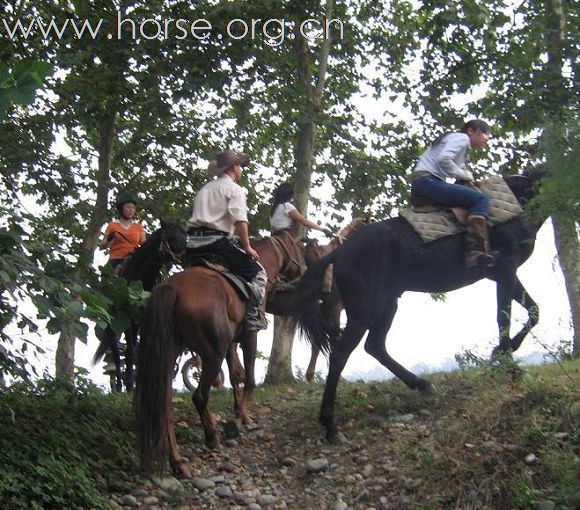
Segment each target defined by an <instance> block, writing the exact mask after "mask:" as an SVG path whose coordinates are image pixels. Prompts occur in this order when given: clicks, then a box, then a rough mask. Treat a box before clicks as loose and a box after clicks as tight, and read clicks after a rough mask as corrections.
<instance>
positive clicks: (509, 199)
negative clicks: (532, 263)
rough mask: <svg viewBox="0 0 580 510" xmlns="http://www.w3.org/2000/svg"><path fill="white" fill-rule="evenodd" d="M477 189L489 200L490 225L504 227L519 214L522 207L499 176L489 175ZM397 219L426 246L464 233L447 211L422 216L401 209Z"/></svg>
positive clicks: (451, 214)
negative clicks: (401, 218)
mask: <svg viewBox="0 0 580 510" xmlns="http://www.w3.org/2000/svg"><path fill="white" fill-rule="evenodd" d="M477 185H478V187H479V188H480V189H481V190H482V191H484V192H485V193H487V196H488V197H489V213H490V217H489V222H490V225H497V224H499V223H505V222H506V221H509V220H511V219H513V218H515V217H517V216H520V215H521V214H522V212H523V209H522V206H521V205H520V204H519V202H518V200H517V198H516V197H515V195H514V194H513V192H512V190H511V189H510V188H509V186H508V185H507V184H506V182H505V180H504V179H503V177H501V176H500V175H492V176H491V177H489V178H488V179H486V180H485V181H482V182H480V183H478V184H477ZM399 216H402V217H403V218H405V220H407V221H408V222H409V224H410V225H411V226H412V227H413V229H414V230H415V232H417V234H419V237H421V239H422V240H423V241H424V242H425V243H430V242H432V241H435V240H437V239H440V238H442V237H445V236H450V235H454V234H457V233H459V232H461V231H463V230H465V227H463V225H461V224H460V223H459V222H458V221H457V219H456V218H455V215H454V214H453V213H452V212H451V211H450V210H449V209H439V210H437V211H434V212H425V213H418V212H415V211H413V210H411V209H403V210H401V211H400V212H399Z"/></svg>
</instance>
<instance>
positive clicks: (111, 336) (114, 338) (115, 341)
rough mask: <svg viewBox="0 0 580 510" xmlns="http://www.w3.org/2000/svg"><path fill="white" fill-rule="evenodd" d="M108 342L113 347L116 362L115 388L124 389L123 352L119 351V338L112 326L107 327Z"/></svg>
mask: <svg viewBox="0 0 580 510" xmlns="http://www.w3.org/2000/svg"><path fill="white" fill-rule="evenodd" d="M105 335H106V337H107V343H108V344H109V347H110V349H111V358H112V359H113V363H114V364H115V389H116V390H117V391H119V392H121V391H123V372H122V370H121V353H120V351H119V338H120V335H117V333H115V332H114V331H113V329H112V328H110V327H107V329H105Z"/></svg>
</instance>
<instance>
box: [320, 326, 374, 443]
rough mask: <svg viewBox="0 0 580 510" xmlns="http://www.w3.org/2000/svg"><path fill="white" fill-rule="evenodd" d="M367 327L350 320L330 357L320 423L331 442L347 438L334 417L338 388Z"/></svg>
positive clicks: (333, 347) (334, 345) (343, 440)
mask: <svg viewBox="0 0 580 510" xmlns="http://www.w3.org/2000/svg"><path fill="white" fill-rule="evenodd" d="M365 330H366V327H365V326H364V324H362V323H355V322H354V321H352V320H349V321H348V322H347V324H346V328H345V329H344V332H343V334H342V336H341V338H340V340H338V341H337V342H336V343H334V344H333V346H332V351H331V353H330V357H329V365H328V375H327V376H326V384H325V387H324V395H323V397H322V405H321V408H320V423H322V425H323V426H324V427H325V428H326V439H327V440H328V441H331V442H339V443H342V442H345V441H346V438H345V437H344V435H343V434H342V433H341V432H340V431H339V430H338V427H337V425H336V420H335V417H334V408H335V404H336V388H337V386H338V381H339V380H340V374H341V373H342V371H343V369H344V366H345V365H346V362H347V360H348V358H349V356H350V355H351V353H352V351H353V350H354V348H355V347H356V346H357V345H358V343H359V342H360V339H361V338H362V336H363V334H364V332H365Z"/></svg>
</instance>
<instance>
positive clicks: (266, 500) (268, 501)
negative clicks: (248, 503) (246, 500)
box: [258, 494, 278, 505]
mask: <svg viewBox="0 0 580 510" xmlns="http://www.w3.org/2000/svg"><path fill="white" fill-rule="evenodd" d="M277 499H278V498H277V497H276V496H272V495H271V494H263V495H262V496H260V497H259V498H258V503H259V504H260V505H272V504H273V503H275V502H276V500H277Z"/></svg>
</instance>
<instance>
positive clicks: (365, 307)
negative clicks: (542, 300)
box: [291, 172, 542, 441]
mask: <svg viewBox="0 0 580 510" xmlns="http://www.w3.org/2000/svg"><path fill="white" fill-rule="evenodd" d="M541 177H542V175H540V172H537V173H534V174H531V173H530V175H529V176H528V175H525V176H509V177H505V181H506V182H507V184H508V186H509V187H510V188H511V190H512V191H513V192H514V195H515V196H516V198H517V199H518V201H519V202H520V203H521V204H524V203H525V202H526V201H528V200H529V199H530V198H531V197H532V196H533V195H534V194H535V192H536V188H537V185H538V183H539V179H540V178H541ZM539 227H540V225H532V224H531V223H529V222H528V221H527V220H526V219H525V217H523V216H519V217H516V218H515V219H512V220H510V221H508V222H506V223H503V224H499V225H496V226H494V227H493V228H492V229H491V231H490V241H491V247H492V249H493V250H496V251H497V252H498V257H497V263H496V265H495V267H493V268H479V267H478V268H473V269H467V268H466V267H465V261H464V254H465V246H466V241H465V234H464V233H460V234H456V235H453V236H447V237H444V238H441V239H438V240H436V241H433V242H431V243H428V244H424V243H423V241H422V240H421V239H420V238H419V236H418V235H417V234H416V233H415V231H414V230H413V229H412V228H411V226H410V225H409V224H408V223H407V222H406V221H405V220H404V219H403V218H401V217H398V218H392V219H389V220H386V221H381V222H378V223H373V224H369V225H367V226H365V227H363V228H362V229H360V230H359V231H357V232H354V233H353V235H352V236H350V238H349V239H348V240H347V241H346V242H345V243H344V244H343V245H342V246H341V247H340V248H338V249H337V250H335V251H333V252H332V253H330V254H329V255H327V256H325V257H324V258H323V259H322V260H321V261H320V262H319V263H317V264H316V265H314V266H313V267H311V268H310V269H309V270H308V271H307V272H306V274H305V275H304V276H303V277H302V279H301V280H300V282H299V283H298V287H297V289H296V291H295V293H294V300H293V303H292V305H291V307H292V315H294V316H295V317H296V318H297V320H298V322H299V325H300V326H301V329H302V331H303V332H304V333H305V334H306V336H307V338H308V339H309V340H310V342H311V343H313V344H314V345H316V346H318V347H319V348H320V349H322V350H323V351H325V352H328V353H329V372H328V376H327V378H326V387H325V391H324V396H323V399H322V406H321V411H320V421H321V423H322V425H323V426H324V427H325V428H326V437H327V439H329V440H331V441H342V440H344V436H343V435H342V433H341V432H340V431H339V429H338V427H337V425H336V421H335V416H334V414H335V411H334V408H335V401H336V388H337V384H338V381H339V379H340V375H341V373H342V370H343V369H344V366H345V364H346V362H347V360H348V358H349V356H350V354H351V353H352V351H353V350H354V348H355V347H356V346H357V345H358V343H359V342H360V340H361V338H362V336H363V335H364V334H365V332H366V331H368V336H367V339H366V342H365V350H366V351H367V352H368V353H369V354H370V355H371V356H373V357H375V358H376V359H377V360H378V361H379V362H380V363H381V364H382V365H384V366H385V367H386V368H387V369H389V370H390V371H391V372H393V373H394V374H395V375H396V376H397V377H399V378H400V379H401V380H402V381H403V382H404V383H405V384H406V385H407V386H409V387H410V388H411V389H417V390H419V391H423V392H428V391H431V390H432V385H431V383H430V382H429V381H427V380H425V379H422V378H420V377H417V376H416V375H415V374H413V373H411V372H410V371H408V370H407V369H405V368H404V367H403V366H401V365H400V364H399V363H397V362H396V361H395V360H394V359H393V358H392V357H391V356H390V355H389V354H388V353H387V350H386V348H385V338H386V335H387V332H388V331H389V328H390V326H391V323H392V321H393V318H394V316H395V313H396V311H397V301H398V298H399V297H400V296H401V294H402V293H403V292H405V291H416V292H447V291H450V290H454V289H458V288H460V287H464V286H466V285H470V284H472V283H474V282H476V281H478V280H480V279H482V278H489V279H491V280H494V281H495V282H496V283H497V304H498V306H497V322H498V326H499V337H500V341H499V345H498V346H497V347H496V348H495V349H494V355H495V354H497V353H499V352H504V351H505V352H509V351H515V350H517V349H518V347H519V346H520V345H521V343H522V341H523V339H524V337H525V336H526V334H527V333H528V332H529V331H530V329H531V328H532V327H533V326H534V325H535V324H536V323H537V322H538V307H537V305H536V303H535V302H534V301H533V300H532V299H531V298H530V296H529V295H528V293H527V292H526V290H525V289H524V287H523V285H522V283H521V282H520V280H519V279H518V277H517V275H516V271H517V268H518V267H519V266H520V265H521V264H522V263H523V262H524V261H525V260H527V259H528V257H529V256H530V255H531V253H532V251H533V248H534V242H535V237H536V233H537V230H538V229H539ZM329 264H334V277H335V280H336V284H337V287H338V291H339V292H340V296H341V299H342V301H343V303H344V308H345V310H346V315H347V324H346V327H345V329H344V331H342V332H341V331H339V330H337V329H336V328H335V327H333V326H332V325H331V324H329V323H328V322H327V321H325V320H324V317H323V316H322V314H321V308H320V306H319V304H318V301H319V297H320V286H321V282H322V280H323V278H324V274H325V271H326V268H327V266H328V265H329ZM512 300H515V301H516V302H517V303H519V304H520V305H522V306H523V307H524V308H525V309H526V310H527V312H528V321H527V322H526V324H525V325H524V326H523V328H522V329H521V331H519V332H518V333H517V334H516V335H515V336H514V337H513V338H510V336H509V326H510V315H511V302H512ZM476 306H477V304H476V303H474V309H475V308H476ZM474 312H475V310H474Z"/></svg>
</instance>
